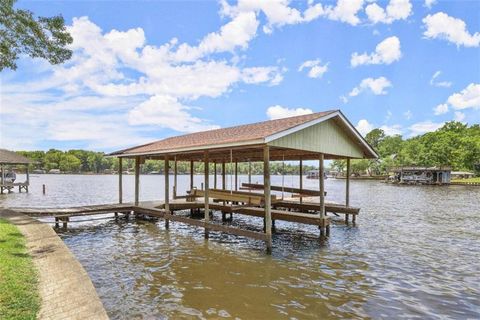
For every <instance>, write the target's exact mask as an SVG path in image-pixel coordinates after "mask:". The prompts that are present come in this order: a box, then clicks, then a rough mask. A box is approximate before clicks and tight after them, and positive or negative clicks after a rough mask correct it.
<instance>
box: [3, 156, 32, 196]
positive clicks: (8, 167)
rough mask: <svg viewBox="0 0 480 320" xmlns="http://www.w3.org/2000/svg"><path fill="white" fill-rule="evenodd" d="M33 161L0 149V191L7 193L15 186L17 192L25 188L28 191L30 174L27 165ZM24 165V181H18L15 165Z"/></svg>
mask: <svg viewBox="0 0 480 320" xmlns="http://www.w3.org/2000/svg"><path fill="white" fill-rule="evenodd" d="M31 163H33V161H32V160H30V159H28V158H26V157H24V156H22V155H20V154H18V153H16V152H13V151H9V150H6V149H0V171H1V175H0V193H2V194H3V192H4V191H7V192H8V193H10V192H12V190H13V189H14V188H15V187H18V192H22V190H25V191H26V192H28V186H29V185H30V175H29V172H28V165H29V164H31ZM18 165H20V166H24V167H25V173H26V176H27V177H26V180H25V181H22V182H20V181H18V179H17V177H16V172H15V171H16V169H17V168H16V166H18Z"/></svg>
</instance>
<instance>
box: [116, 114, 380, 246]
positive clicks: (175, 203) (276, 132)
mask: <svg viewBox="0 0 480 320" xmlns="http://www.w3.org/2000/svg"><path fill="white" fill-rule="evenodd" d="M110 156H115V157H118V158H119V170H118V172H119V202H120V203H122V200H123V194H122V184H123V183H122V171H123V168H122V160H123V159H125V158H129V159H134V160H135V203H134V206H135V209H134V210H135V211H136V213H140V214H147V215H153V216H158V217H162V218H164V219H165V226H166V227H167V228H168V226H169V221H170V220H172V221H180V222H184V223H189V224H192V225H196V226H201V227H203V228H204V229H205V237H206V238H208V235H209V231H210V230H215V231H222V232H228V233H233V234H237V235H241V236H247V237H252V238H256V239H260V240H264V241H265V242H266V245H267V251H268V252H270V251H271V248H272V229H274V227H275V220H285V221H291V222H298V223H304V224H311V225H316V226H318V227H319V229H320V235H321V236H322V237H324V236H328V235H329V233H330V220H329V217H327V212H333V213H335V214H337V215H338V214H345V218H346V221H347V222H348V216H349V215H351V216H352V221H353V222H354V221H355V218H356V215H357V214H358V212H359V209H358V208H353V207H351V206H350V204H349V184H350V181H349V179H348V177H349V176H350V174H349V171H350V159H374V158H377V157H378V156H377V153H376V152H375V150H374V149H373V148H372V147H371V146H370V145H369V144H368V143H367V142H366V141H365V139H364V138H363V137H362V136H361V135H360V134H359V133H358V131H357V130H356V129H355V127H354V126H353V125H352V124H351V123H350V121H349V120H348V119H347V118H346V117H345V116H344V115H343V113H342V112H341V111H340V110H333V111H326V112H318V113H313V114H309V115H302V116H295V117H289V118H283V119H277V120H270V121H264V122H259V123H253V124H246V125H240V126H235V127H230V128H222V129H216V130H209V131H203V132H197V133H191V134H186V135H181V136H175V137H170V138H166V139H163V140H160V141H155V142H152V143H148V144H145V145H140V146H136V147H132V148H128V149H124V150H120V151H117V152H113V153H111V154H110ZM146 159H157V160H163V161H164V162H165V171H164V179H165V190H163V198H164V200H163V201H162V202H159V203H156V205H155V206H153V207H152V206H151V205H150V206H149V205H146V204H145V205H143V203H142V202H141V201H140V199H139V195H140V192H139V188H140V166H141V165H142V164H143V163H144V161H145V160H146ZM325 159H346V161H347V179H346V187H345V188H346V189H345V190H346V191H345V194H346V197H345V204H330V203H326V202H325V186H324V160H325ZM306 160H315V161H318V164H319V177H320V178H319V179H318V189H317V190H307V189H304V188H303V182H302V174H301V173H302V165H303V161H306ZM179 161H187V162H190V190H189V191H188V192H187V194H185V195H177V191H176V190H177V162H179ZM270 161H298V162H299V166H300V184H299V185H300V187H299V188H286V187H284V186H273V185H271V182H270ZM195 162H203V164H204V166H203V167H204V172H203V173H204V180H203V183H202V186H198V185H194V179H193V174H194V172H193V169H194V163H195ZM241 162H247V163H251V162H263V184H253V183H251V179H249V183H245V184H243V185H242V186H239V185H238V175H237V173H238V172H237V166H238V163H241ZM172 163H173V173H174V179H173V188H172V191H173V192H172V194H173V199H170V185H169V170H170V168H171V164H172ZM226 163H231V164H232V167H234V168H235V180H234V181H235V182H234V186H233V183H232V184H231V185H230V187H229V186H227V185H226V183H225V181H226V180H225V164H226ZM217 164H218V165H221V167H222V185H221V188H218V187H217V185H216V184H217V182H216V172H217V171H216V167H217ZM211 165H212V166H213V167H214V168H215V170H214V174H215V183H214V188H211V187H210V185H209V179H208V178H209V175H210V173H211V171H210V170H211V169H210V166H211ZM249 167H250V166H249ZM249 176H250V173H249ZM272 190H273V191H282V192H291V193H295V194H296V195H297V196H298V200H297V201H292V200H285V199H282V198H277V196H276V195H275V194H273V193H272V192H271V191H272ZM311 196H316V197H317V198H316V199H318V200H316V201H315V202H311V201H310V202H307V201H304V199H303V198H305V197H311ZM161 197H162V196H161V195H160V194H159V198H161ZM305 199H306V198H305ZM188 210H190V213H191V214H193V213H194V212H199V211H200V210H202V211H203V215H202V218H203V220H198V219H193V218H191V217H188V216H185V215H184V214H182V213H181V212H182V211H183V212H186V211H188ZM195 210H197V211H195ZM211 210H213V211H214V212H219V213H221V214H222V221H223V223H215V222H214V221H212V219H211V214H210V211H211ZM227 214H229V215H230V219H232V217H233V214H241V215H250V216H256V217H260V218H263V222H264V231H263V232H256V231H251V230H243V229H242V230H241V229H239V228H235V227H233V226H230V225H228V224H227V223H226V215H227Z"/></svg>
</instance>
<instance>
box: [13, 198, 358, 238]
mask: <svg viewBox="0 0 480 320" xmlns="http://www.w3.org/2000/svg"><path fill="white" fill-rule="evenodd" d="M190 200H191V199H189V200H187V199H186V198H183V197H182V198H179V199H174V200H171V201H170V202H169V211H168V212H167V211H166V210H165V202H164V201H143V202H140V203H138V205H135V204H134V203H133V202H130V203H122V204H118V203H116V204H102V205H88V206H77V207H68V208H48V207H44V208H11V209H12V210H14V211H17V212H20V213H23V214H26V215H29V216H33V217H53V218H55V225H56V226H57V227H59V224H60V223H61V224H62V225H63V227H65V228H66V227H67V225H68V224H69V223H71V222H80V221H85V220H79V221H72V220H70V218H73V217H82V216H92V215H98V214H107V213H114V214H115V217H118V215H119V214H124V215H126V216H129V215H130V214H135V215H144V216H150V217H156V218H162V219H165V220H166V221H170V220H171V221H177V222H181V223H186V224H189V225H193V226H197V227H203V228H205V229H208V230H211V231H220V232H226V233H230V234H234V235H239V236H245V237H249V238H253V239H257V240H263V241H265V240H266V236H265V233H263V232H257V231H251V230H244V229H240V228H237V227H233V226H230V225H228V224H224V223H223V224H220V223H216V222H212V221H205V220H203V219H198V218H194V217H192V216H188V215H185V214H177V213H176V212H177V211H185V210H190V211H191V212H194V211H195V210H197V211H199V210H203V209H204V208H205V202H204V199H203V198H196V199H195V200H192V201H190ZM209 208H210V210H212V211H214V212H221V214H222V221H223V222H225V221H226V215H227V214H230V218H232V219H233V215H234V214H240V215H247V216H253V217H259V218H264V217H265V209H264V208H263V207H261V206H255V205H238V204H236V203H234V202H230V203H224V202H221V201H214V199H211V201H210V203H209ZM326 208H327V211H329V212H335V213H344V214H346V215H348V214H352V216H353V217H355V216H356V215H357V214H358V211H359V209H358V208H352V207H346V206H342V205H336V204H327V205H326ZM318 210H319V204H316V203H313V202H303V203H299V202H296V201H292V200H280V201H278V202H275V204H274V209H272V210H271V214H272V224H273V226H274V225H275V221H276V220H280V221H287V222H294V223H302V224H307V225H315V226H319V227H324V228H327V230H329V226H330V217H325V218H320V216H319V215H318V214H317V213H316V212H318ZM353 221H355V220H353ZM264 223H265V221H264Z"/></svg>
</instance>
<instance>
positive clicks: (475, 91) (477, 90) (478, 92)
mask: <svg viewBox="0 0 480 320" xmlns="http://www.w3.org/2000/svg"><path fill="white" fill-rule="evenodd" d="M447 102H448V103H449V104H450V105H451V106H452V107H453V108H454V109H456V110H462V109H469V108H473V109H479V108H480V84H476V83H470V84H469V85H468V86H467V87H466V88H465V89H463V90H462V91H460V92H459V93H454V94H452V95H451V96H450V97H449V98H448V100H447Z"/></svg>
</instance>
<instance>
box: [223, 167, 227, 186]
mask: <svg viewBox="0 0 480 320" xmlns="http://www.w3.org/2000/svg"><path fill="white" fill-rule="evenodd" d="M222 189H223V190H227V185H226V180H225V160H223V161H222Z"/></svg>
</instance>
